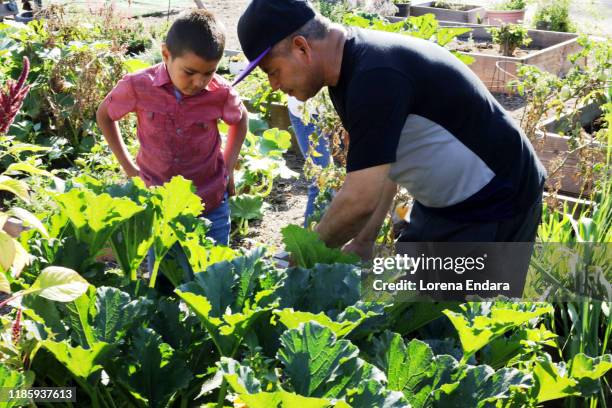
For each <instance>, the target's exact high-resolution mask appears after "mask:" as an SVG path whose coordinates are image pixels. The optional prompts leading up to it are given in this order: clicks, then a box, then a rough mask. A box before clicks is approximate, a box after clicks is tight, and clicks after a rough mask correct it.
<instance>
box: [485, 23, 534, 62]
mask: <svg viewBox="0 0 612 408" xmlns="http://www.w3.org/2000/svg"><path fill="white" fill-rule="evenodd" d="M489 32H490V33H491V36H492V38H493V43H494V44H499V51H500V54H502V55H505V56H509V57H510V56H512V54H513V53H514V50H515V49H516V48H517V47H520V46H521V45H525V46H526V45H529V44H530V43H531V38H529V35H528V33H527V29H526V28H525V27H523V26H522V25H520V24H502V25H501V26H499V27H491V28H489Z"/></svg>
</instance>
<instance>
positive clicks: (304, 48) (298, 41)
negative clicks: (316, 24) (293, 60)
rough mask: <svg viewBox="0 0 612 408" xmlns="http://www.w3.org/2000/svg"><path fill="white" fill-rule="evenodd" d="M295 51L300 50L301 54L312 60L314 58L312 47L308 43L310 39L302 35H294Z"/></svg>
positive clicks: (293, 44)
mask: <svg viewBox="0 0 612 408" xmlns="http://www.w3.org/2000/svg"><path fill="white" fill-rule="evenodd" d="M291 45H292V46H293V47H292V48H293V50H294V51H298V52H299V53H300V55H303V56H305V57H306V58H308V60H310V59H311V58H312V47H311V46H310V44H309V43H308V40H307V39H306V38H304V37H302V36H301V35H297V36H295V37H293V41H292V43H291Z"/></svg>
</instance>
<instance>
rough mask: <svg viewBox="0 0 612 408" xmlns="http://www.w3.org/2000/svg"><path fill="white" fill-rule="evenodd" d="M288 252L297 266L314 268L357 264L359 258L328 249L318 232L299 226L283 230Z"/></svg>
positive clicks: (289, 226)
mask: <svg viewBox="0 0 612 408" xmlns="http://www.w3.org/2000/svg"><path fill="white" fill-rule="evenodd" d="M281 232H282V234H283V242H284V244H285V247H286V248H287V252H289V253H290V254H291V258H292V259H293V261H294V262H295V263H296V265H297V266H301V267H303V268H313V267H314V266H315V264H317V263H319V264H336V263H343V264H355V263H357V262H359V257H358V256H357V255H355V254H346V253H344V252H342V251H341V250H340V249H337V248H334V249H332V248H328V247H327V246H325V243H324V242H323V241H321V238H319V235H318V234H317V233H316V232H312V231H308V230H306V229H304V228H301V227H298V226H297V225H288V226H286V227H285V228H283V229H282V230H281Z"/></svg>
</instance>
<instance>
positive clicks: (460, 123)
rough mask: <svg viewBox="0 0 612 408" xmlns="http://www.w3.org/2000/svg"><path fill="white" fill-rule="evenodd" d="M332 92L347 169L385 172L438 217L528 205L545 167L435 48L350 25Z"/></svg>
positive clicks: (479, 87) (477, 86)
mask: <svg viewBox="0 0 612 408" xmlns="http://www.w3.org/2000/svg"><path fill="white" fill-rule="evenodd" d="M329 93H330V97H331V99H332V102H333V104H334V107H335V108H336V111H337V112H338V114H339V116H340V118H341V120H342V123H343V125H344V127H345V128H346V130H347V131H348V133H349V137H350V143H349V148H348V157H347V171H348V172H351V171H357V170H361V169H365V168H369V167H374V166H377V165H381V164H391V170H390V174H389V177H390V178H391V179H392V180H394V181H395V182H397V183H398V184H400V185H402V186H404V187H406V188H407V189H408V191H409V192H410V193H411V194H412V195H413V196H414V198H415V199H416V200H417V201H418V202H420V203H421V204H422V205H424V206H425V207H426V208H428V209H431V210H432V211H435V212H436V213H438V214H439V215H442V216H446V217H448V218H451V219H456V220H464V221H491V220H502V219H506V218H509V217H512V216H514V215H517V214H520V213H521V212H524V211H526V210H527V209H528V208H529V207H531V205H532V204H533V203H534V202H535V201H536V199H537V198H538V197H539V194H540V192H541V189H542V186H543V184H544V179H545V175H546V173H545V170H544V167H543V166H542V164H541V163H540V162H539V160H538V159H537V157H536V155H535V151H534V149H533V147H532V146H531V143H530V142H529V140H528V139H527V137H526V136H525V134H524V133H523V132H522V130H521V129H520V128H519V126H518V125H517V124H516V123H515V122H514V120H513V119H512V118H511V117H510V115H509V114H508V113H507V112H506V111H505V110H504V109H503V108H502V107H501V106H500V104H499V103H498V102H497V101H496V100H495V98H494V97H493V95H491V93H490V92H489V91H488V90H487V88H486V87H485V86H484V84H483V83H482V82H481V81H480V79H479V78H478V77H477V76H476V75H475V74H474V73H473V72H472V71H471V70H470V69H469V68H468V67H467V66H466V65H465V64H464V63H463V62H461V61H460V60H459V59H458V58H457V57H455V56H454V55H452V54H451V53H450V52H449V51H448V50H446V49H444V48H442V47H440V46H438V45H437V44H434V43H431V42H428V41H425V40H421V39H417V38H414V37H409V36H405V35H400V34H394V33H387V32H381V31H371V30H365V29H360V28H355V27H350V28H348V38H347V41H346V43H345V45H344V51H343V57H342V67H341V72H340V79H339V81H338V83H337V84H336V86H335V87H330V88H329Z"/></svg>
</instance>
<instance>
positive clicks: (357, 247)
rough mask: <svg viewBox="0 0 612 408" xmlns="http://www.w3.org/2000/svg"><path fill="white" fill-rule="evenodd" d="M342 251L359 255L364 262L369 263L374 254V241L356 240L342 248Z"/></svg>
mask: <svg viewBox="0 0 612 408" xmlns="http://www.w3.org/2000/svg"><path fill="white" fill-rule="evenodd" d="M342 251H344V252H347V253H353V254H355V255H358V256H359V257H360V258H361V260H362V261H369V260H370V259H372V255H373V254H374V241H361V240H359V239H357V238H354V239H353V240H351V241H350V242H349V243H347V244H346V245H344V247H342Z"/></svg>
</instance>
